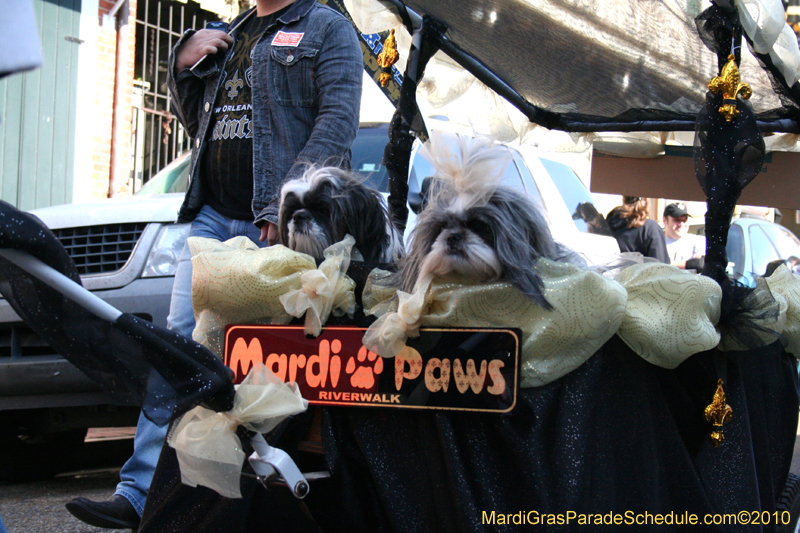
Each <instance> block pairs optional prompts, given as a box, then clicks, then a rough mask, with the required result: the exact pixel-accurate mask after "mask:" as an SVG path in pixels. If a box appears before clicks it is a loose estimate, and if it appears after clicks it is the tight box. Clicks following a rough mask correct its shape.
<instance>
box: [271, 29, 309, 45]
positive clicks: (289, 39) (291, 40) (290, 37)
mask: <svg viewBox="0 0 800 533" xmlns="http://www.w3.org/2000/svg"><path fill="white" fill-rule="evenodd" d="M303 35H304V34H303V33H288V32H285V31H279V32H278V33H277V34H276V35H275V38H274V39H272V46H297V45H298V44H300V39H302V38H303Z"/></svg>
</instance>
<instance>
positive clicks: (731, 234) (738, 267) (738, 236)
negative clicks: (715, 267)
mask: <svg viewBox="0 0 800 533" xmlns="http://www.w3.org/2000/svg"><path fill="white" fill-rule="evenodd" d="M725 252H726V254H727V256H728V263H733V277H734V278H736V279H738V278H740V277H741V276H742V274H744V271H745V268H744V232H743V231H742V227H741V226H737V225H736V224H731V227H730V229H729V230H728V243H727V244H726V245H725Z"/></svg>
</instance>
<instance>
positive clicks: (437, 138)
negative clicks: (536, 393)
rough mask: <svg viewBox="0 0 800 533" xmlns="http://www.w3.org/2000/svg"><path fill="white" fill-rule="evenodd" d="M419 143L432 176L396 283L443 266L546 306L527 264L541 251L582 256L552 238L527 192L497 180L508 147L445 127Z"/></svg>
mask: <svg viewBox="0 0 800 533" xmlns="http://www.w3.org/2000/svg"><path fill="white" fill-rule="evenodd" d="M423 150H426V152H427V154H426V158H427V159H428V160H429V161H430V162H431V163H432V164H433V167H434V169H436V176H435V177H434V179H433V181H432V184H431V187H430V189H429V193H428V203H427V205H426V206H425V208H424V209H423V211H422V212H421V213H420V215H419V216H418V217H417V222H416V226H415V227H414V229H413V232H412V234H411V239H410V242H409V244H408V253H407V255H406V257H405V258H404V260H403V261H402V262H401V265H400V269H399V272H398V280H397V281H398V283H397V285H398V286H399V288H401V289H402V290H404V291H406V292H412V291H414V290H415V289H416V287H417V285H418V284H420V283H421V282H422V280H424V279H426V277H430V276H444V275H449V274H456V275H458V276H463V277H468V278H472V279H477V280H478V281H481V282H491V281H496V280H506V281H508V282H510V283H511V284H512V285H513V286H514V287H515V288H517V289H518V290H519V291H520V292H522V293H523V294H524V295H525V296H527V297H528V298H529V299H530V300H532V301H533V302H535V303H537V304H538V305H540V306H542V307H544V308H545V309H551V306H550V304H549V303H548V302H547V300H546V299H545V297H544V295H543V289H544V283H543V282H542V280H541V278H540V277H539V276H538V275H537V274H536V273H535V272H534V270H533V269H532V266H533V264H534V263H535V262H536V260H537V259H538V258H540V257H546V258H548V259H552V260H561V261H563V260H567V261H570V262H574V263H578V264H581V263H582V260H581V259H580V257H579V256H578V255H577V254H576V253H575V252H573V251H572V250H569V249H568V248H566V247H565V246H563V245H561V244H559V243H557V242H555V241H554V240H553V237H552V235H551V234H550V229H549V228H548V226H547V221H546V219H545V217H544V216H543V215H542V213H541V210H540V208H538V207H537V206H536V205H535V204H534V203H533V202H532V201H531V200H530V199H529V198H528V197H527V196H525V195H523V194H522V193H521V192H518V191H516V190H514V189H511V188H509V187H504V186H501V185H500V180H501V178H502V174H503V172H504V170H505V168H506V166H507V165H508V163H510V161H511V156H510V154H509V152H508V150H505V149H504V148H503V147H500V146H491V145H489V144H487V142H486V141H483V140H480V139H475V138H471V137H464V136H458V137H457V138H453V137H452V136H450V137H449V139H448V137H445V136H444V134H438V135H434V137H432V138H431V140H430V141H429V144H426V146H425V147H424V148H423Z"/></svg>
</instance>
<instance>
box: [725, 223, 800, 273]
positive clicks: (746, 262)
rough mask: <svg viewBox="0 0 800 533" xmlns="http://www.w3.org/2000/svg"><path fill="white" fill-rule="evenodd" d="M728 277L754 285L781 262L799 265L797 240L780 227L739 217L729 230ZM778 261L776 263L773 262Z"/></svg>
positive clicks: (799, 247)
mask: <svg viewBox="0 0 800 533" xmlns="http://www.w3.org/2000/svg"><path fill="white" fill-rule="evenodd" d="M725 250H726V252H727V254H728V275H730V276H732V277H733V278H734V279H738V280H739V281H741V282H742V283H744V284H745V285H750V286H755V280H756V277H758V276H764V275H769V274H771V273H772V272H771V270H772V269H774V267H775V266H776V265H777V264H778V263H781V262H786V263H787V266H789V267H790V268H791V267H792V266H794V264H796V263H800V239H798V238H797V237H796V236H795V235H794V234H793V233H792V232H791V231H789V230H788V229H786V228H784V227H783V226H781V225H779V224H773V223H772V222H769V221H767V220H764V219H761V218H750V217H739V218H737V219H736V220H734V221H733V223H732V224H731V227H730V229H729V230H728V244H727V245H726V247H725ZM776 262H777V263H776Z"/></svg>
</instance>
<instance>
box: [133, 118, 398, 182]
mask: <svg viewBox="0 0 800 533" xmlns="http://www.w3.org/2000/svg"><path fill="white" fill-rule="evenodd" d="M388 131H389V125H388V124H362V125H361V128H360V129H359V130H358V136H357V137H356V140H355V141H354V142H353V148H352V161H351V168H352V169H353V170H354V171H355V172H357V173H359V174H361V175H362V176H363V177H364V178H365V179H366V182H367V183H368V184H370V185H372V186H373V187H375V188H376V189H378V190H379V191H381V192H389V177H388V174H387V173H386V168H384V166H383V164H382V163H381V159H382V158H383V148H384V146H386V143H387V142H388V140H389V134H388ZM190 162H191V157H190V156H189V154H185V155H183V156H179V157H178V159H176V160H175V161H173V162H172V163H170V164H169V165H167V166H166V167H164V169H162V170H161V171H160V172H158V173H157V174H156V175H155V176H153V178H152V179H151V180H150V181H148V182H147V183H145V184H144V185H143V186H142V188H141V189H139V190H138V191H136V192H135V193H134V194H135V195H136V196H146V195H151V194H166V193H171V192H186V185H187V184H188V181H189V163H190Z"/></svg>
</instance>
